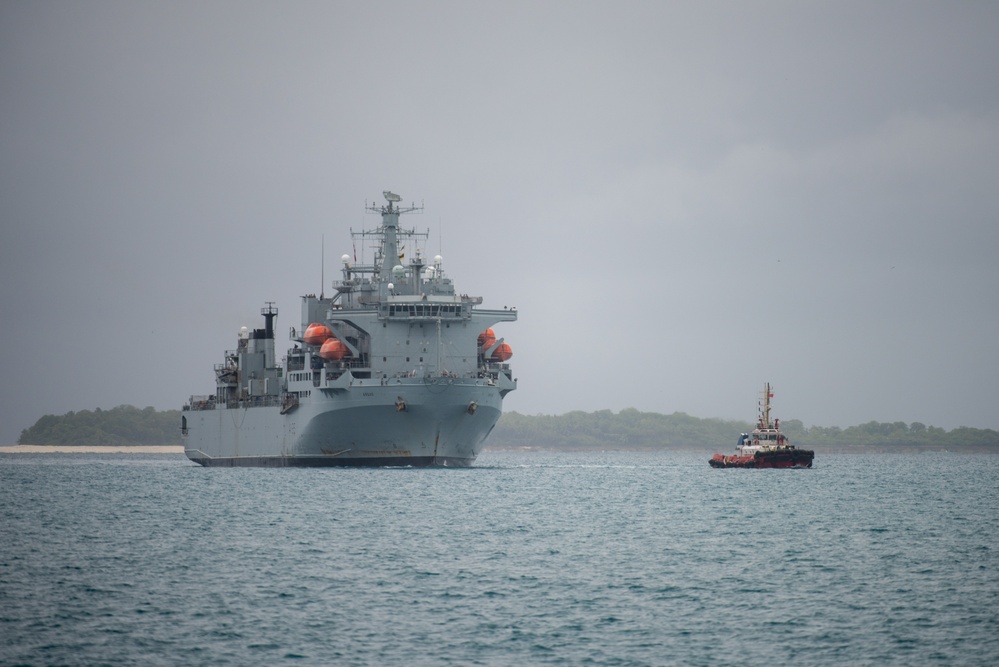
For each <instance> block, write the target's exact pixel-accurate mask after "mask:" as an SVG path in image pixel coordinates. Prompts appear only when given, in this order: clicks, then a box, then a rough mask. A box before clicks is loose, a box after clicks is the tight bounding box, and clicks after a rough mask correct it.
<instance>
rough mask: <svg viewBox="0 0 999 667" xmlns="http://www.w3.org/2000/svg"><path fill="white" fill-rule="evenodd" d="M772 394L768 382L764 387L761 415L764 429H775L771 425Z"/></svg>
mask: <svg viewBox="0 0 999 667" xmlns="http://www.w3.org/2000/svg"><path fill="white" fill-rule="evenodd" d="M770 392H771V389H770V383H769V382H767V383H765V384H764V385H763V411H762V412H763V414H762V415H761V417H762V420H763V424H762V428H773V427H772V426H771V425H770V397H771V396H772V394H771V393H770Z"/></svg>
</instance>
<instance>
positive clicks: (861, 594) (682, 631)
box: [0, 451, 999, 665]
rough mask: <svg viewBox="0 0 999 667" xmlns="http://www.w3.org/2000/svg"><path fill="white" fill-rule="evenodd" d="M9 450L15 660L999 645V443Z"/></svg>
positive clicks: (511, 655) (914, 657)
mask: <svg viewBox="0 0 999 667" xmlns="http://www.w3.org/2000/svg"><path fill="white" fill-rule="evenodd" d="M816 456H817V458H816V467H815V468H813V469H811V470H791V471H776V470H715V469H712V468H710V467H709V466H708V465H707V456H706V455H700V454H694V453H690V452H684V453H673V452H664V453H655V454H652V453H634V452H620V453H590V454H579V453H571V454H569V453H566V454H561V453H559V454H555V453H530V452H489V451H487V452H486V453H485V454H484V455H483V456H482V457H481V458H480V460H479V464H478V465H477V466H476V467H475V468H473V469H468V470H447V469H432V470H413V469H341V470H338V469H328V470H318V469H306V470H261V469H205V468H200V467H196V466H194V465H193V464H190V463H189V462H188V461H187V460H186V459H184V458H183V457H182V456H178V455H157V454H146V455H99V454H75V455H74V454H48V455H35V454H16V455H9V454H8V455H0V512H2V516H3V517H4V518H3V522H2V524H0V525H2V530H0V532H2V535H0V663H3V664H22V663H23V664H54V663H59V664H94V663H98V662H99V663H101V664H109V665H123V664H136V663H141V664H164V665H167V664H169V665H173V664H213V665H226V664H231V665H249V664H274V663H281V662H294V663H295V664H341V665H403V664H405V665H471V664H482V665H534V664H551V665H560V664H561V665H579V664H595V665H660V664H687V665H727V664H733V665H734V664H739V665H772V664H795V665H844V664H850V665H885V664H895V665H927V664H948V665H990V664H996V663H997V661H999V611H997V610H999V583H997V582H999V576H997V575H999V573H997V568H999V556H997V551H996V545H997V537H999V534H997V533H999V528H997V522H996V521H995V517H996V515H997V514H999V457H995V456H989V455H958V454H946V453H933V454H921V455H880V454H871V455H823V454H822V453H821V452H817V454H816Z"/></svg>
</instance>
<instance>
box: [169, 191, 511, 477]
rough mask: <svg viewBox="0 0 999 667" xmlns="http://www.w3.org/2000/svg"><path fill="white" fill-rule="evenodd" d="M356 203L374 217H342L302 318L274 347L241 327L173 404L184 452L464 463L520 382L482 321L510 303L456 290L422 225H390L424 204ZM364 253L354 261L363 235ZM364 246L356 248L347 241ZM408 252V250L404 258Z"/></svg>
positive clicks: (353, 462) (506, 315)
mask: <svg viewBox="0 0 999 667" xmlns="http://www.w3.org/2000/svg"><path fill="white" fill-rule="evenodd" d="M382 194H383V196H384V197H385V200H386V203H385V204H384V205H377V204H372V205H370V206H367V205H366V206H365V208H366V209H367V211H368V213H373V214H376V215H379V216H380V217H381V225H380V226H379V227H377V228H376V229H365V230H362V231H358V232H354V231H353V230H352V232H351V236H352V241H353V242H352V246H353V248H354V252H353V254H344V255H343V257H342V258H341V261H342V262H343V267H342V271H343V279H342V280H337V281H335V282H334V283H333V285H332V286H333V288H334V291H335V294H333V295H332V296H327V295H325V294H323V293H320V295H319V296H318V297H317V296H316V295H315V294H306V295H305V296H303V297H302V310H301V314H302V319H301V327H299V328H294V327H293V328H291V330H290V335H289V340H290V345H289V347H288V348H287V353H286V354H285V355H284V356H283V357H278V356H277V354H276V350H275V347H276V343H275V321H276V319H277V314H278V310H277V308H276V307H275V306H274V304H273V303H267V305H266V306H265V307H264V308H263V309H262V310H261V311H260V314H261V315H263V317H264V328H262V329H253V330H250V329H247V328H246V327H244V328H243V329H241V330H240V332H239V334H238V337H237V339H236V349H235V350H230V351H227V352H226V353H225V361H224V362H223V363H221V364H218V365H216V366H215V391H214V393H213V394H206V395H195V396H191V398H190V400H189V401H188V402H187V404H186V405H184V409H183V411H182V413H181V434H182V436H183V440H184V453H185V454H187V457H188V458H189V459H191V460H192V461H194V462H195V463H199V464H201V465H203V466H257V467H284V466H470V465H472V463H473V462H474V461H475V458H476V456H477V455H478V454H479V452H480V451H481V450H482V447H483V442H484V441H485V439H486V436H488V435H489V433H490V432H491V431H492V430H493V427H494V426H495V425H496V422H497V420H498V419H499V418H500V413H501V411H502V409H503V398H504V397H505V396H506V395H507V394H508V393H510V392H511V391H514V390H515V389H516V388H517V380H516V379H515V378H514V377H513V371H512V370H511V369H510V365H509V364H508V363H506V362H507V361H508V360H509V359H510V357H511V356H512V354H513V350H512V348H511V347H510V345H509V344H508V343H506V342H504V340H503V338H502V337H498V336H497V335H496V332H494V331H493V329H492V327H493V326H494V325H496V324H497V323H501V322H514V321H516V319H517V310H516V309H515V308H512V307H511V308H506V307H504V308H503V309H502V310H498V309H487V308H481V307H480V306H481V304H482V297H481V296H469V295H467V294H461V293H459V292H458V291H457V290H456V289H455V286H454V283H453V282H452V281H451V278H450V277H448V276H447V275H446V274H445V272H444V265H443V263H442V262H443V260H442V259H441V256H440V255H437V256H435V257H433V258H432V259H430V258H427V257H426V256H425V255H424V248H423V247H422V246H423V244H425V243H426V241H427V238H428V236H429V232H420V231H416V230H415V229H408V228H405V227H403V226H401V225H400V221H399V219H400V217H401V216H402V215H403V214H407V213H419V212H422V210H423V207H422V206H415V205H411V206H404V205H400V201H401V197H400V196H399V195H397V194H395V193H393V192H389V191H385V192H383V193H382ZM368 244H370V245H371V247H372V248H373V249H374V261H372V262H370V263H366V262H365V261H364V247H365V245H368ZM358 245H360V246H361V248H362V255H361V262H360V263H358V261H357V247H358ZM407 260H408V261H407Z"/></svg>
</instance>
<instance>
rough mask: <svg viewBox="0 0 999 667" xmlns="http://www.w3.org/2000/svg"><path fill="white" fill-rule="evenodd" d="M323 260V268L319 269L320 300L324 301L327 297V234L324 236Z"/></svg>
mask: <svg viewBox="0 0 999 667" xmlns="http://www.w3.org/2000/svg"><path fill="white" fill-rule="evenodd" d="M321 238H322V247H323V250H322V253H321V256H322V260H321V268H320V269H319V299H320V300H322V298H323V297H324V296H326V234H323V235H322V237H321Z"/></svg>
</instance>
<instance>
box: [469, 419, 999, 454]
mask: <svg viewBox="0 0 999 667" xmlns="http://www.w3.org/2000/svg"><path fill="white" fill-rule="evenodd" d="M754 427H755V424H754V423H750V422H741V421H729V420H724V419H699V418H697V417H691V416H690V415H688V414H686V413H683V412H674V413H673V414H671V415H664V414H660V413H656V412H639V411H638V410H635V409H634V408H628V409H625V410H621V411H620V412H618V413H614V412H612V411H610V410H599V411H597V412H569V413H566V414H564V415H534V416H528V415H522V414H519V413H516V412H508V413H505V414H504V415H503V417H502V418H501V419H500V421H499V423H498V424H497V425H496V428H495V429H494V430H493V432H492V434H491V435H490V436H489V440H488V441H487V442H486V445H487V446H488V447H495V448H502V447H538V448H541V449H576V450H586V449H643V450H651V449H711V450H716V451H727V450H730V449H733V450H734V448H735V445H736V443H737V441H738V439H739V434H740V433H749V432H750V431H751V430H752V429H753V428H754ZM780 427H781V430H782V431H784V432H785V433H786V434H787V436H788V439H789V440H790V441H791V443H793V444H794V445H796V446H798V447H803V448H805V449H816V450H822V451H827V452H852V451H897V450H908V451H920V450H936V451H944V450H949V451H966V452H996V453H999V431H994V430H992V429H977V428H967V427H961V428H956V429H953V430H951V431H946V430H944V429H942V428H938V427H935V426H926V425H925V424H921V423H919V422H913V423H912V424H906V423H905V422H894V423H881V422H873V421H872V422H868V423H866V424H861V425H860V426H850V427H849V428H839V427H838V426H832V427H822V426H813V427H811V428H806V427H805V425H804V424H803V423H802V422H800V421H798V420H797V419H789V420H787V421H783V420H782V421H781V422H780Z"/></svg>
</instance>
